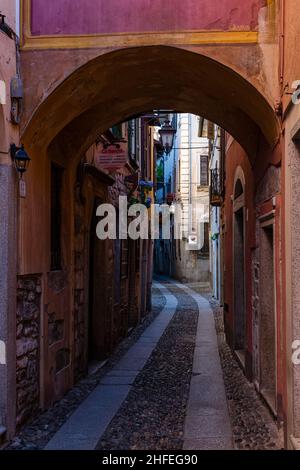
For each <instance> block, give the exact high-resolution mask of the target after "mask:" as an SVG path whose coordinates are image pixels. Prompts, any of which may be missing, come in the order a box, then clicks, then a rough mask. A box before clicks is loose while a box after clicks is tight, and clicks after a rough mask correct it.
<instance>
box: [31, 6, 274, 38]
mask: <svg viewBox="0 0 300 470" xmlns="http://www.w3.org/2000/svg"><path fill="white" fill-rule="evenodd" d="M265 5H266V0H242V1H241V0H64V1H61V0H51V1H49V0H31V7H32V10H31V11H32V14H31V31H32V34H33V35H37V36H38V35H55V34H66V35H68V34H95V33H118V32H124V33H128V32H147V31H175V30H177V31H178V30H221V31H226V30H232V29H240V30H255V29H257V26H258V12H259V9H260V8H261V7H263V6H265Z"/></svg>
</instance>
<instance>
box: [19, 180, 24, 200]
mask: <svg viewBox="0 0 300 470" xmlns="http://www.w3.org/2000/svg"><path fill="white" fill-rule="evenodd" d="M19 196H20V197H22V198H25V197H26V183H25V181H24V180H23V179H20V180H19Z"/></svg>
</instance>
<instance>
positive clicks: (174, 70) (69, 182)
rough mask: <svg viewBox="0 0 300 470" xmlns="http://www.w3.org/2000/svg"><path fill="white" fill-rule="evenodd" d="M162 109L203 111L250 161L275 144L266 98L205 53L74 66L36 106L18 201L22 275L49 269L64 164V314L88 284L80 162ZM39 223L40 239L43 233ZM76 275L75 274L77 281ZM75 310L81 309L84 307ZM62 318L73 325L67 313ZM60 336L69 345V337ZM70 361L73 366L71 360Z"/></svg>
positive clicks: (128, 56)
mask: <svg viewBox="0 0 300 470" xmlns="http://www.w3.org/2000/svg"><path fill="white" fill-rule="evenodd" d="M160 108H163V109H170V110H173V111H178V112H179V111H181V112H182V111H186V112H191V113H194V114H201V115H203V116H204V117H206V118H208V119H209V120H211V121H214V122H216V123H218V124H219V125H221V126H222V127H223V128H224V129H226V130H227V131H228V132H229V133H230V134H232V136H233V137H235V138H236V139H237V140H238V141H239V142H240V144H241V145H242V146H243V148H244V149H245V151H246V152H247V155H248V157H249V159H250V161H251V163H252V165H255V163H256V156H257V153H258V149H260V147H261V146H263V148H264V149H265V148H267V149H268V150H269V152H272V149H273V148H274V146H275V145H276V143H277V139H278V122H277V117H276V115H275V113H274V112H273V110H272V107H271V106H270V104H269V102H268V100H267V99H266V98H265V97H264V96H263V94H262V93H261V92H260V91H258V89H256V88H255V87H254V86H253V85H252V84H251V83H250V81H247V80H246V79H245V78H244V77H242V76H241V75H239V74H238V73H237V72H236V71H235V70H233V69H231V68H230V67H227V66H225V65H224V64H222V63H220V62H217V61H216V60H213V59H211V58H209V57H207V56H204V55H203V56H202V55H200V54H197V53H195V52H191V51H187V50H184V49H181V48H176V47H170V46H147V47H134V48H129V49H122V50H118V51H114V52H109V53H107V54H104V55H101V56H99V57H96V58H94V59H92V60H91V61H89V62H88V63H87V64H85V65H83V66H82V67H80V68H78V69H77V70H76V71H75V72H73V73H72V74H71V75H70V76H69V77H68V78H67V79H66V80H65V81H63V82H62V83H61V84H60V85H59V86H58V87H57V88H55V89H54V90H53V91H52V93H51V94H50V95H49V96H48V97H47V98H45V100H44V101H43V102H42V104H41V105H40V106H39V107H38V108H37V109H36V111H35V112H34V114H33V116H32V118H31V120H30V121H29V122H28V123H27V125H26V127H25V129H24V132H23V137H22V141H23V142H24V144H25V146H26V149H27V151H28V153H29V154H30V156H31V158H32V164H31V167H30V171H29V172H28V174H27V175H26V180H27V186H28V188H30V192H29V194H28V197H27V200H26V205H25V204H23V203H22V204H21V212H22V222H21V232H22V235H23V241H22V242H23V243H24V246H26V242H27V243H28V240H29V239H35V240H38V242H37V244H36V249H35V252H34V253H30V254H29V253H28V252H26V251H24V252H22V254H21V258H22V259H21V274H24V275H26V274H30V273H36V272H39V273H43V274H44V275H45V274H46V273H47V271H48V269H49V263H48V261H49V260H48V253H47V247H48V244H49V235H48V228H49V215H48V207H49V160H50V159H54V160H55V161H58V163H60V164H63V166H64V171H65V198H64V210H65V215H66V217H65V219H64V223H65V231H64V243H65V251H66V257H65V259H66V268H67V269H66V270H67V271H68V274H69V277H68V290H66V293H65V295H66V297H65V300H64V306H65V312H72V311H74V312H75V310H76V308H77V306H76V302H77V300H76V299H77V297H76V296H75V298H74V296H72V294H71V291H72V289H73V290H74V291H75V292H76V295H77V294H78V298H80V291H82V290H83V289H85V288H86V286H85V285H84V284H83V283H82V284H80V282H82V276H81V274H80V273H78V276H77V274H76V273H75V274H73V272H72V263H73V260H74V252H75V251H80V250H84V249H85V245H82V244H80V243H81V241H80V239H81V237H78V241H79V242H78V245H77V240H76V234H75V227H74V220H75V219H76V210H77V209H78V208H76V207H75V206H76V202H75V203H74V184H75V181H76V172H77V166H78V163H79V161H80V159H81V158H82V156H83V155H85V153H86V151H87V150H88V149H89V148H90V147H91V145H92V144H93V143H94V142H95V141H96V137H97V136H98V135H99V134H101V133H102V132H104V131H105V130H107V129H108V128H110V127H111V126H113V125H115V124H116V123H118V122H122V121H125V120H127V119H129V118H131V117H132V116H134V115H139V114H141V113H144V112H148V111H152V110H153V109H160ZM90 202H91V201H90ZM32 207H34V210H30V208H32ZM37 214H38V215H39V221H38V222H39V223H37V220H36V215H37ZM41 227H43V230H44V232H43V233H44V234H45V236H41ZM40 240H42V242H41V241H40ZM70 240H71V243H70ZM79 247H80V248H79ZM77 278H78V279H79V280H80V279H81V281H80V282H79V283H78V285H77V284H75V282H77ZM74 304H75V305H74ZM78 307H79V308H78V310H82V305H79V306H78ZM83 308H85V307H83ZM145 308H146V305H145ZM66 323H68V325H70V324H72V319H69V318H68V315H67V314H66ZM79 328H80V326H79ZM240 330H242V328H240ZM65 339H66V343H67V342H68V343H69V344H71V343H72V341H73V338H71V337H67V336H66V338H65ZM240 342H241V341H240ZM81 347H83V348H86V345H81ZM77 349H78V350H77ZM77 349H76V345H75V347H74V350H75V352H74V354H76V355H77V356H78V357H79V358H80V357H81V351H82V350H83V349H80V348H77ZM76 351H77V352H76ZM71 354H73V351H70V352H69V356H68V357H74V354H73V356H71ZM64 365H65V364H64ZM68 365H69V366H70V367H71V365H72V367H73V368H74V363H73V364H71V362H70V361H69V362H68ZM82 367H83V365H82V364H81V365H80V367H79V369H78V370H80V368H82ZM62 370H66V367H64V369H62ZM62 374H63V372H62ZM79 375H80V371H79ZM70 376H71V375H70ZM73 376H75V377H76V372H75V374H74V375H73ZM70 383H71V379H70V380H69V379H68V382H67V385H65V384H64V382H63V380H62V384H63V385H62V387H61V389H63V388H64V389H66V388H67V387H69V385H70Z"/></svg>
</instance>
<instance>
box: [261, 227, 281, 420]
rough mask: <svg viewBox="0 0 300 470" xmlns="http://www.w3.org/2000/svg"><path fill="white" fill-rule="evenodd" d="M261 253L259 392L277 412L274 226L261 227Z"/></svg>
mask: <svg viewBox="0 0 300 470" xmlns="http://www.w3.org/2000/svg"><path fill="white" fill-rule="evenodd" d="M260 247H261V252H260V352H261V354H260V358H261V359H260V391H261V393H262V395H263V397H264V398H265V400H266V401H267V403H268V405H269V406H270V407H271V409H272V410H273V412H274V413H275V412H276V395H277V392H276V313H275V312H276V308H275V270H274V225H273V223H271V224H270V223H269V224H268V225H265V226H263V225H262V226H261V243H260Z"/></svg>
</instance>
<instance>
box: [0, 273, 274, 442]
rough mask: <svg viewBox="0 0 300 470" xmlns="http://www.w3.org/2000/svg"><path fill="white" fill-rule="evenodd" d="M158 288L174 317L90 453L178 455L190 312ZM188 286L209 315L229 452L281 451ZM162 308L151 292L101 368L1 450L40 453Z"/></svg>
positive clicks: (219, 325) (191, 337)
mask: <svg viewBox="0 0 300 470" xmlns="http://www.w3.org/2000/svg"><path fill="white" fill-rule="evenodd" d="M165 282H166V281H165ZM166 283H167V287H168V289H169V290H170V292H171V293H172V294H173V295H175V296H176V297H177V299H178V308H177V311H176V313H175V315H174V317H173V319H172V320H171V322H170V324H169V326H168V327H167V329H166V331H165V333H164V334H163V336H162V337H161V339H160V341H159V343H158V346H157V348H156V349H155V350H154V352H153V354H152V355H151V357H150V359H149V360H148V362H147V364H146V366H145V367H144V369H143V370H142V371H141V372H140V374H139V375H138V377H137V379H136V381H135V383H134V385H133V388H132V390H131V392H130V393H129V395H128V396H127V399H126V400H125V401H124V403H123V405H122V406H121V408H120V409H119V411H118V413H117V414H116V415H115V417H114V418H113V420H112V421H111V423H110V425H109V426H108V428H107V430H106V432H105V434H104V435H103V436H102V438H101V440H100V442H99V443H98V446H97V448H98V449H103V450H124V449H156V450H176V449H182V445H183V431H184V419H185V412H186V406H187V400H188V395H189V386H190V380H191V374H192V361H193V353H194V345H195V335H196V327H197V319H198V308H197V305H196V303H195V301H194V300H193V299H192V298H191V297H190V296H189V295H187V294H186V293H184V291H182V289H180V288H178V287H176V285H174V284H173V285H172V283H170V282H166ZM190 287H192V288H194V290H195V291H196V292H199V293H200V294H201V295H203V296H205V297H206V298H207V299H208V300H209V301H210V302H211V305H212V308H213V311H214V315H215V322H216V329H217V333H218V337H219V352H220V358H221V364H222V368H223V374H224V382H225V388H226V395H227V400H228V407H229V413H230V419H231V423H232V431H233V437H234V443H235V448H236V449H244V450H264V449H267V450H269V449H281V448H282V438H281V433H280V432H279V431H278V429H277V426H276V424H275V422H274V420H273V419H272V417H271V415H270V413H269V411H268V409H267V408H266V406H265V405H264V403H263V402H262V400H261V399H260V398H259V396H258V394H257V393H256V391H255V389H254V387H253V385H251V384H250V383H249V382H248V381H247V379H246V378H245V376H244V374H243V372H242V370H241V368H240V367H239V365H238V364H237V362H236V360H235V357H234V356H233V354H232V352H231V350H230V348H229V347H228V346H227V344H226V343H225V341H224V326H223V318H222V314H221V312H220V309H219V308H218V305H217V304H216V303H215V302H214V301H213V300H212V299H211V296H210V295H209V294H208V292H207V291H205V290H203V288H201V289H200V290H199V289H197V288H195V287H194V286H190ZM164 305H165V298H164V296H163V295H162V294H161V292H160V291H159V290H158V289H154V290H153V312H152V313H151V315H149V316H148V317H147V318H146V319H145V321H144V323H143V324H141V325H140V326H139V327H137V328H136V329H135V330H133V332H132V333H131V334H130V336H129V337H128V338H126V339H125V340H124V341H123V342H122V343H121V345H120V346H119V347H118V349H117V350H116V351H115V353H114V354H113V355H112V357H111V358H110V359H109V360H108V361H107V363H106V364H105V366H104V367H102V368H101V369H100V370H99V371H98V372H96V373H95V374H93V375H90V376H88V377H86V378H85V379H83V380H81V381H80V382H79V383H78V384H77V385H76V386H75V387H74V388H73V389H72V390H71V391H70V392H69V393H68V394H67V395H66V396H65V397H64V398H63V399H62V400H60V401H59V402H58V403H56V404H55V405H54V406H53V407H52V408H51V409H50V410H48V411H46V412H44V413H42V414H40V415H39V416H38V417H36V418H35V419H34V420H33V421H32V422H31V423H30V424H29V425H27V426H26V427H25V428H24V429H23V430H22V431H21V432H20V433H19V434H18V435H17V436H16V438H15V439H14V440H13V441H12V442H11V444H10V445H9V446H8V447H7V449H17V450H19V449H20V450H21V449H32V450H33V449H43V448H44V447H45V446H46V444H47V443H48V441H49V440H50V439H51V437H52V436H53V435H54V434H55V433H56V432H57V430H58V429H59V428H60V427H61V426H62V424H63V423H64V422H66V420H67V419H68V418H69V417H70V415H71V414H72V413H73V411H74V410H75V409H76V408H77V407H78V406H79V404H81V403H82V402H83V400H85V398H86V397H87V396H88V395H89V393H90V392H91V391H92V390H93V389H94V388H95V387H96V386H97V385H98V383H99V382H100V380H101V379H102V378H103V376H104V375H105V374H106V373H107V372H109V371H110V370H111V369H112V368H113V366H114V365H115V364H116V363H117V362H118V361H119V360H120V358H121V357H122V356H123V355H124V354H125V352H126V351H127V350H128V349H129V348H130V347H131V346H132V345H133V344H134V343H135V342H136V340H137V339H138V338H139V336H140V335H141V334H142V333H143V331H144V330H145V328H146V327H147V326H148V325H149V324H150V323H151V322H152V321H153V319H154V318H155V317H156V316H157V315H158V313H159V312H160V311H161V310H162V308H163V307H164Z"/></svg>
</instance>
